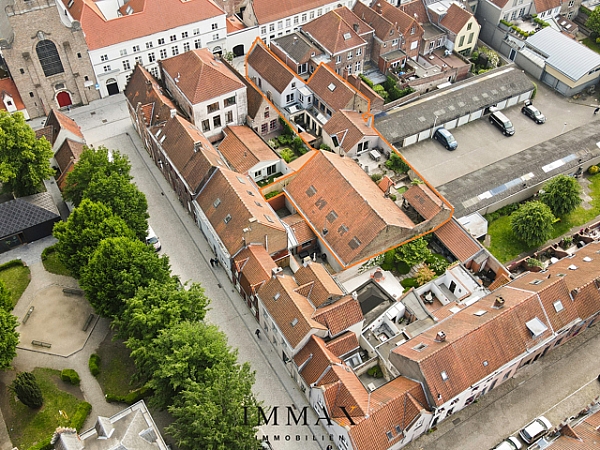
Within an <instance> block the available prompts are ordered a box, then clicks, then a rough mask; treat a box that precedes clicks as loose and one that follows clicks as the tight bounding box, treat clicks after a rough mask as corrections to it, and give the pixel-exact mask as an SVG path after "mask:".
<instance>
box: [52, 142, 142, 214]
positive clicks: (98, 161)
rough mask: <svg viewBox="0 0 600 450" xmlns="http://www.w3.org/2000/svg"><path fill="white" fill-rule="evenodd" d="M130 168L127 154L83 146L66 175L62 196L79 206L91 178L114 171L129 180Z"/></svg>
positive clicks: (102, 176) (130, 177)
mask: <svg viewBox="0 0 600 450" xmlns="http://www.w3.org/2000/svg"><path fill="white" fill-rule="evenodd" d="M130 169H131V164H130V163H129V159H128V158H127V156H125V155H121V153H119V152H118V151H117V150H108V149H107V148H106V147H98V148H88V147H85V148H84V149H83V152H82V153H81V156H80V157H79V161H77V164H75V166H74V167H73V171H72V172H70V173H69V174H68V175H67V180H66V185H65V188H64V190H63V197H64V198H65V200H69V201H71V202H72V203H73V204H74V205H75V206H79V204H80V203H81V200H83V193H84V192H85V190H86V189H87V187H88V186H89V184H90V183H91V181H92V180H93V179H95V178H104V177H109V176H110V175H111V174H113V173H116V174H118V175H121V176H122V177H124V178H125V179H127V180H131V179H132V178H133V177H132V176H131V175H130V174H129V171H130Z"/></svg>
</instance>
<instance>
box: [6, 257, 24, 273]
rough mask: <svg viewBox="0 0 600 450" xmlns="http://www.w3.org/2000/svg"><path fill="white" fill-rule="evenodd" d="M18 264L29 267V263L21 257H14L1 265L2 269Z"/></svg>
mask: <svg viewBox="0 0 600 450" xmlns="http://www.w3.org/2000/svg"><path fill="white" fill-rule="evenodd" d="M17 266H22V267H27V265H26V264H25V263H24V262H23V261H21V260H20V259H13V260H12V261H8V262H5V263H4V264H2V265H0V270H4V269H10V268H11V267H17Z"/></svg>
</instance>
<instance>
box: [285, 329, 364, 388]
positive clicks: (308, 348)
mask: <svg viewBox="0 0 600 450" xmlns="http://www.w3.org/2000/svg"><path fill="white" fill-rule="evenodd" d="M351 334H354V333H351ZM294 362H295V363H296V366H298V371H299V373H300V376H301V377H302V378H303V379H304V381H306V384H308V385H311V384H313V383H315V382H316V381H317V380H318V379H319V378H320V377H321V375H323V374H324V373H325V371H326V370H328V369H329V366H330V365H331V364H340V363H341V362H342V360H341V359H339V358H338V357H337V356H335V355H334V354H333V353H332V352H331V351H330V350H329V349H328V348H327V346H326V344H325V342H323V339H321V338H320V337H318V336H315V335H314V334H313V335H312V336H311V337H310V339H309V340H308V342H307V343H306V345H305V346H304V347H302V350H300V351H299V352H298V353H297V354H296V356H294Z"/></svg>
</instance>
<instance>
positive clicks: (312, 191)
mask: <svg viewBox="0 0 600 450" xmlns="http://www.w3.org/2000/svg"><path fill="white" fill-rule="evenodd" d="M316 193H317V190H316V189H315V187H314V186H313V185H312V184H311V185H310V186H309V187H308V189H307V190H306V195H308V196H309V197H312V196H313V195H315V194H316Z"/></svg>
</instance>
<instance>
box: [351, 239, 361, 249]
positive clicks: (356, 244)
mask: <svg viewBox="0 0 600 450" xmlns="http://www.w3.org/2000/svg"><path fill="white" fill-rule="evenodd" d="M360 244H361V242H360V240H359V239H358V238H357V237H356V236H354V237H353V238H352V240H351V241H350V242H348V245H349V246H350V248H351V249H352V250H356V249H357V248H358V247H359V246H360Z"/></svg>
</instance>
